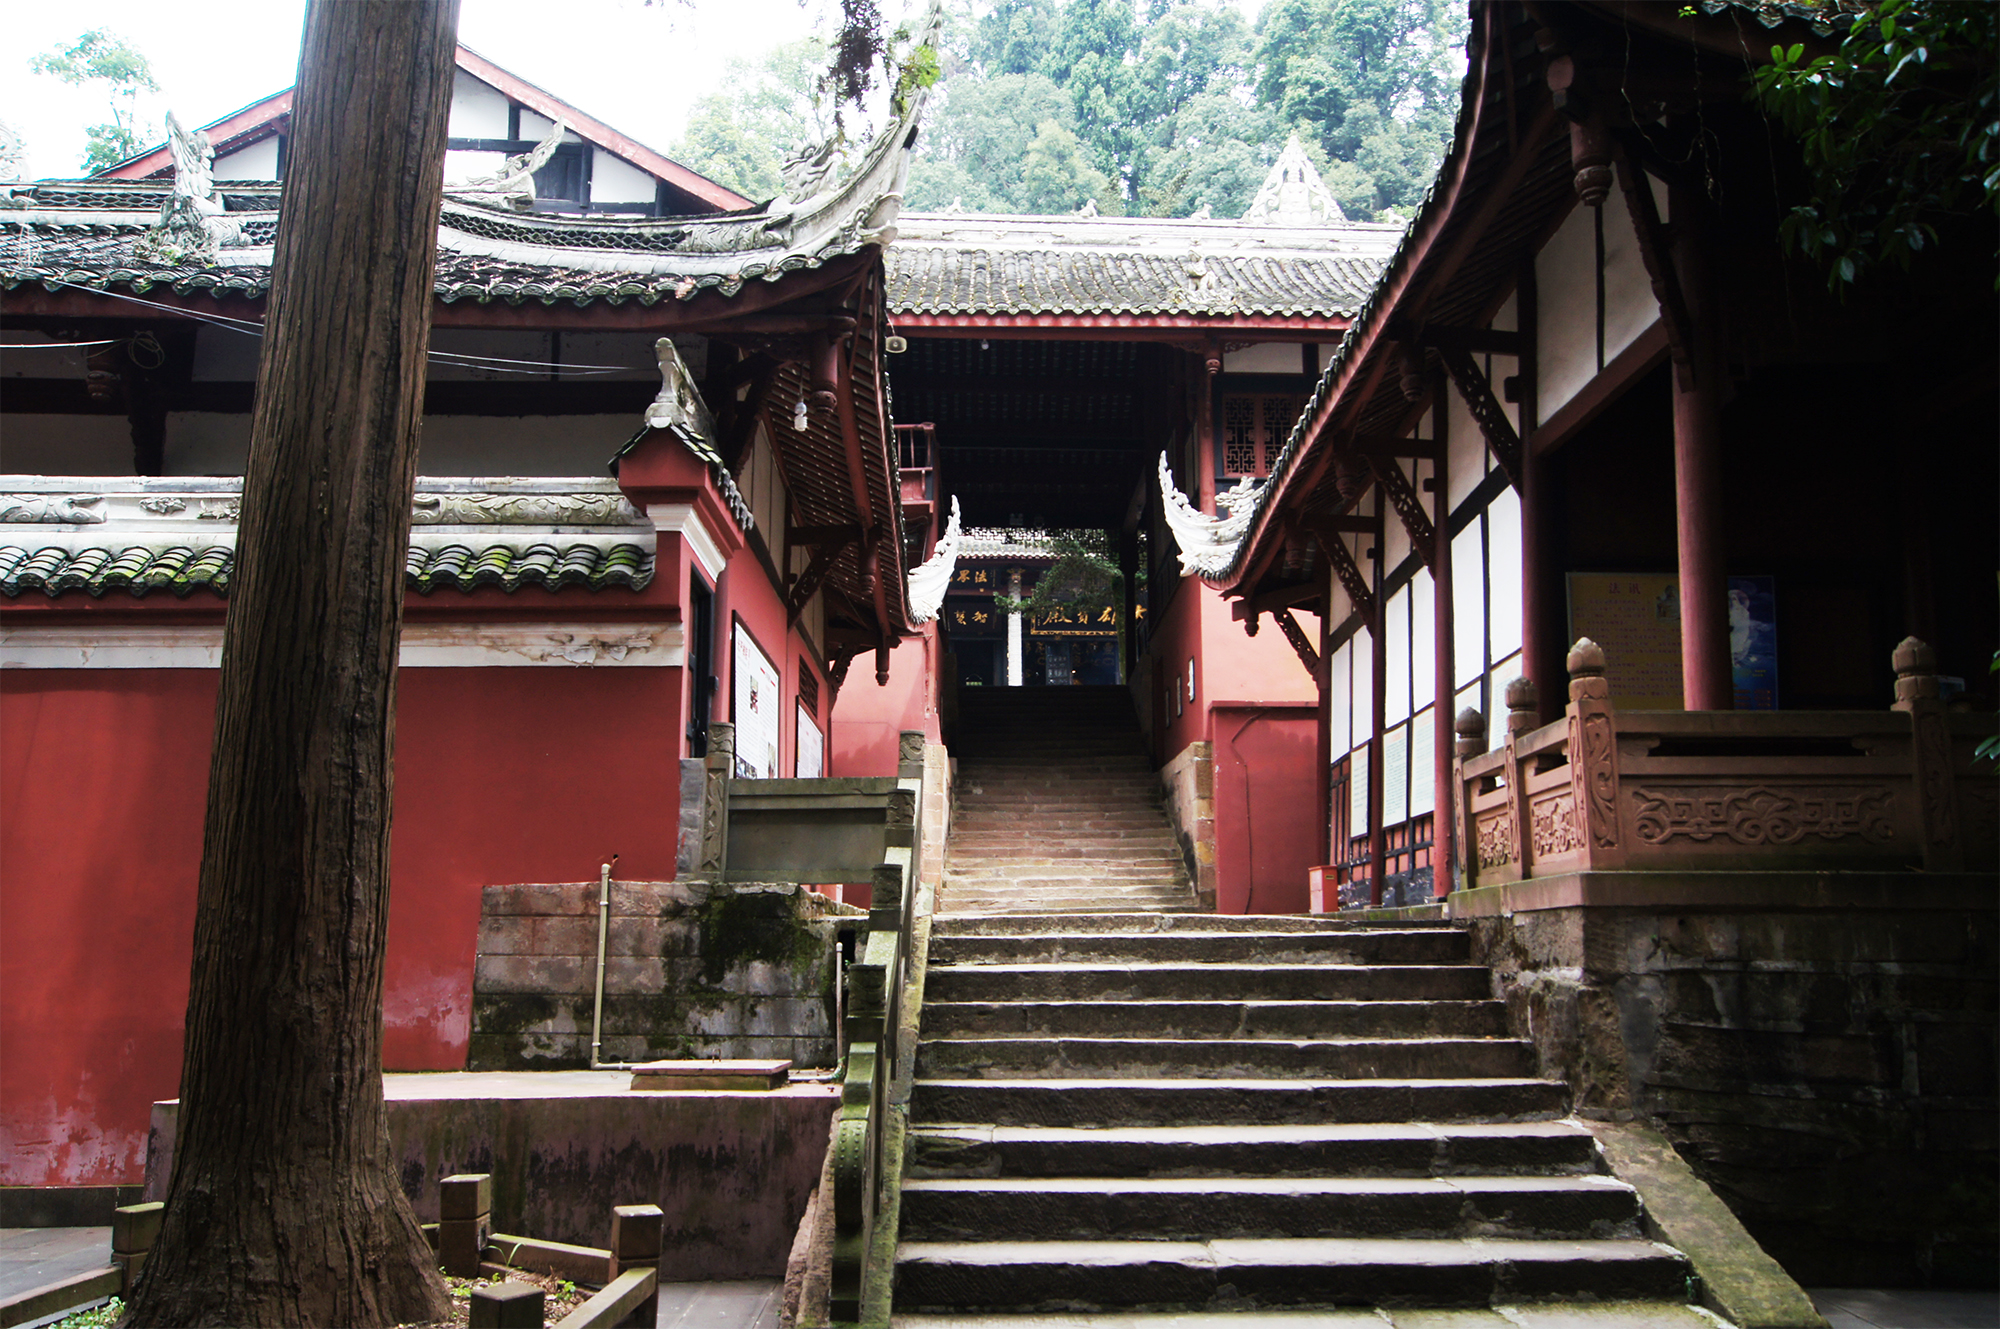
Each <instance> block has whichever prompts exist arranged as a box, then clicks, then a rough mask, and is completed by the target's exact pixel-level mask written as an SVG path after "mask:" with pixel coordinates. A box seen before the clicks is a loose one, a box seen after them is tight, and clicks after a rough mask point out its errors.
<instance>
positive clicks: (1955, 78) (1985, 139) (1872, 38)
mask: <svg viewBox="0 0 2000 1329" xmlns="http://www.w3.org/2000/svg"><path fill="white" fill-rule="evenodd" d="M1996 48H2000V6H1995V5H1992V4H1985V3H1974V4H1967V3H1959V2H1958V0H1883V3H1882V4H1880V5H1879V6H1878V7H1876V8H1875V9H1873V10H1872V11H1870V12H1868V13H1865V14H1863V15H1861V16H1860V17H1859V18H1858V19H1856V21H1855V22H1854V23H1853V24H1852V25H1851V26H1850V27H1849V28H1848V31H1847V34H1846V36H1845V38H1844V39H1843V40H1842V41H1841V44H1840V47H1839V49H1838V50H1837V51H1835V52H1834V53H1832V54H1830V55H1820V56H1815V57H1813V58H1812V59H1807V58H1806V54H1805V48H1804V47H1803V46H1802V45H1795V46H1792V47H1790V48H1789V49H1787V48H1783V47H1774V48H1772V51H1771V63H1770V64H1769V65H1767V66H1764V67H1762V68H1760V69H1758V70H1757V71H1756V72H1755V96H1756V97H1757V98H1758V99H1759V100H1760V101H1761V102H1762V104H1763V105H1764V107H1765V108H1766V109H1768V110H1769V111H1770V112H1771V113H1772V114H1774V115H1775V116H1777V117H1778V118H1779V120H1781V121H1782V122H1783V124H1784V126H1785V128H1786V129H1788V130H1790V131H1791V132H1792V133H1793V134H1794V135H1795V136H1797V138H1798V141H1799V144H1800V147H1801V149H1802V151H1803V152H1804V155H1805V162H1806V167H1807V169H1808V171H1809V172H1810V173H1811V177H1812V197H1811V198H1810V200H1809V201H1807V202H1805V203H1803V204H1800V205H1799V206H1797V207H1795V208H1794V209H1793V210H1792V211H1791V212H1790V213H1789V214H1788V215H1787V216H1786V217H1785V219H1784V221H1783V223H1782V224H1781V238H1782V239H1783V241H1784V242H1785V244H1786V245H1787V246H1788V247H1791V248H1795V249H1797V250H1798V251H1799V252H1801V253H1803V254H1805V255H1806V256H1807V257H1809V258H1811V259H1813V260H1816V261H1817V262H1819V263H1820V264H1822V265H1823V266H1824V267H1825V268H1826V269H1827V274H1828V276H1827V283H1828V285H1829V286H1830V287H1832V288H1833V289H1834V290H1836V291H1838V290H1841V289H1842V288H1844V287H1846V286H1849V285H1852V284H1853V283H1855V282H1857V281H1859V280H1861V279H1862V277H1863V276H1864V275H1865V274H1866V273H1868V272H1869V271H1871V270H1872V269H1875V268H1878V267H1882V266H1885V265H1888V266H1893V267H1896V268H1899V269H1907V268H1908V267H1909V265H1910V262H1911V260H1912V258H1913V257H1914V256H1915V255H1917V254H1919V253H1920V252H1922V251H1923V250H1924V249H1925V248H1926V247H1928V246H1931V245H1932V244H1934V242H1935V241H1936V239H1937V226H1938V224H1939V222H1940V221H1942V220H1943V219H1944V218H1947V217H1951V216H1965V215H1970V214H1973V213H1976V212H1978V211H1979V210H1981V209H1985V210H1988V211H1992V212H1996V213H2000V75H1996V69H2000V64H1996V58H1995V57H1996Z"/></svg>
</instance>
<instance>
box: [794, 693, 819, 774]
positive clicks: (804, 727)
mask: <svg viewBox="0 0 2000 1329" xmlns="http://www.w3.org/2000/svg"><path fill="white" fill-rule="evenodd" d="M798 710H799V728H798V740H797V743H796V747H797V748H798V756H797V760H796V762H795V764H796V765H797V767H798V771H797V775H798V778H799V779H801V780H817V779H819V778H820V777H821V776H822V775H825V774H826V739H825V738H824V737H823V736H822V735H821V734H820V732H819V726H818V725H817V724H815V723H814V722H813V717H812V712H811V711H809V710H807V709H806V706H805V703H804V702H800V703H799V708H798Z"/></svg>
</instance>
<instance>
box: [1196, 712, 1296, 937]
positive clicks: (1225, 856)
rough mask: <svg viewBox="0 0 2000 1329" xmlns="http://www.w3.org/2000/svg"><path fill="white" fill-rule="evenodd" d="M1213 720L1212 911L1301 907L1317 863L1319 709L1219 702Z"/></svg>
mask: <svg viewBox="0 0 2000 1329" xmlns="http://www.w3.org/2000/svg"><path fill="white" fill-rule="evenodd" d="M1213 724H1214V734H1215V740H1214V741H1215V862H1216V884H1215V908H1216V912H1217V913H1222V914H1302V913H1305V912H1306V903H1307V902H1306V871H1307V869H1309V868H1311V867H1312V866H1313V865H1314V864H1315V863H1317V862H1319V856H1318V845H1319V817H1318V816H1317V815H1316V812H1315V810H1314V808H1313V806H1312V803H1313V798H1314V791H1315V790H1316V789H1317V788H1318V783H1317V780H1316V773H1315V771H1314V769H1313V766H1314V762H1315V761H1317V759H1318V755H1319V727H1318V726H1319V708H1318V706H1317V705H1316V704H1315V703H1311V702H1292V703H1287V704H1280V705H1273V706H1263V705H1241V704H1237V703H1232V702H1217V703H1216V705H1215V709H1214V713H1213Z"/></svg>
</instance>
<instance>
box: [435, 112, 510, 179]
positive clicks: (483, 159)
mask: <svg viewBox="0 0 2000 1329" xmlns="http://www.w3.org/2000/svg"><path fill="white" fill-rule="evenodd" d="M505 129H506V126H505V125H502V126H501V130H502V137H505ZM454 132H456V131H454ZM506 163H507V154H506V153H504V152H471V151H468V150H466V149H463V148H453V149H449V150H447V151H446V152H445V154H444V182H445V183H446V184H447V185H459V184H464V183H465V182H466V181H467V180H471V179H473V178H475V177H477V176H482V175H497V174H499V171H500V168H501V167H502V166H504V165H506Z"/></svg>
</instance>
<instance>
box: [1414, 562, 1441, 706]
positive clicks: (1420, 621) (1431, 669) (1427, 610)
mask: <svg viewBox="0 0 2000 1329" xmlns="http://www.w3.org/2000/svg"><path fill="white" fill-rule="evenodd" d="M1409 596H1410V705H1411V707H1413V708H1414V709H1417V710H1422V709H1423V708H1424V707H1426V706H1428V705H1430V704H1431V702H1432V701H1433V700H1434V699H1435V698H1436V697H1437V584H1436V583H1435V582H1433V581H1432V580H1431V574H1430V573H1428V572H1419V573H1418V574H1417V575H1416V576H1415V577H1412V578H1411V579H1410V586H1409Z"/></svg>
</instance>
